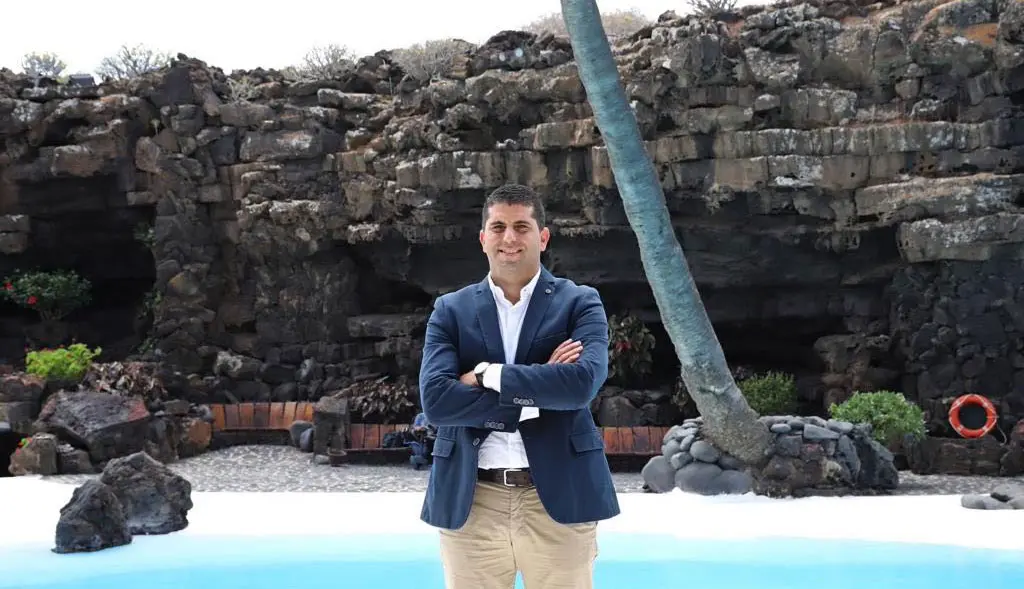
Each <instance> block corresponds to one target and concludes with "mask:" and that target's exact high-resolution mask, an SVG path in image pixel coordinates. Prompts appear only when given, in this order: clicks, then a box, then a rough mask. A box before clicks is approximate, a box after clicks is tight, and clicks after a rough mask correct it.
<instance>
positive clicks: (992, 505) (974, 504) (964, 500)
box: [676, 474, 1013, 510]
mask: <svg viewBox="0 0 1024 589" xmlns="http://www.w3.org/2000/svg"><path fill="white" fill-rule="evenodd" d="M676 481H677V482H678V481H679V475H678V474H677V475H676ZM960 505H961V506H962V507H966V508H967V509H986V510H996V509H1013V506H1011V505H1010V504H1008V503H1003V502H1002V501H1000V500H998V499H996V498H994V497H992V496H991V495H964V496H963V497H961V498H960Z"/></svg>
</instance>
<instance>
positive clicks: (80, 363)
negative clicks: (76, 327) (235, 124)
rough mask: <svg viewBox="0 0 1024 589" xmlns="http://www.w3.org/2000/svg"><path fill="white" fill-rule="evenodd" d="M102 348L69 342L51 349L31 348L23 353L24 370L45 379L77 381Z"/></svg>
mask: <svg viewBox="0 0 1024 589" xmlns="http://www.w3.org/2000/svg"><path fill="white" fill-rule="evenodd" d="M102 352H103V350H102V349H101V348H96V349H95V350H90V349H89V348H88V347H87V346H86V345H85V344H71V345H70V346H68V347H66V348H65V347H63V346H62V347H59V348H56V349H53V350H49V349H43V350H33V351H31V352H29V353H28V354H26V355H25V370H26V372H28V373H29V374H35V375H37V376H41V377H43V378H45V379H48V380H49V379H53V380H66V381H79V380H81V379H82V377H83V376H85V373H86V371H88V370H89V367H90V366H92V361H93V359H95V358H96V357H97V356H99V355H100V354H101V353H102Z"/></svg>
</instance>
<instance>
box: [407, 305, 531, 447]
mask: <svg viewBox="0 0 1024 589" xmlns="http://www.w3.org/2000/svg"><path fill="white" fill-rule="evenodd" d="M454 325H455V322H454V320H453V318H452V316H451V311H450V310H449V309H448V306H447V305H446V303H445V301H444V298H443V297H439V298H438V299H437V301H435V303H434V310H433V311H432V312H431V314H430V319H429V320H428V321H427V332H426V337H425V340H424V343H423V359H422V361H421V364H420V377H419V384H420V403H421V405H422V406H423V414H424V415H425V416H426V418H427V420H428V421H429V422H430V423H431V424H433V425H436V426H468V427H478V428H483V429H489V430H494V431H501V432H505V433H511V432H514V431H516V429H517V428H518V426H519V415H520V413H521V412H522V409H521V408H520V407H503V406H501V405H500V404H499V403H498V393H497V392H496V391H492V390H489V389H485V388H483V387H477V386H469V385H465V384H463V383H462V382H461V381H459V376H460V372H459V356H458V350H457V349H456V347H455V342H454V340H453V338H452V334H451V332H452V330H453V329H454Z"/></svg>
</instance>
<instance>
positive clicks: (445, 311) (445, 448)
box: [419, 267, 619, 529]
mask: <svg viewBox="0 0 1024 589" xmlns="http://www.w3.org/2000/svg"><path fill="white" fill-rule="evenodd" d="M569 337H572V338H573V339H574V340H578V341H581V342H583V352H582V353H581V354H580V357H579V359H577V360H576V362H574V363H572V364H546V362H547V361H548V358H550V356H551V353H552V352H553V351H554V349H555V348H556V347H557V346H558V344H560V343H562V342H563V341H565V340H566V339H568V338H569ZM515 360H516V361H515V364H505V352H504V348H503V346H502V341H501V330H500V328H499V327H498V311H497V307H496V305H495V303H494V295H493V294H492V293H491V290H490V288H488V284H487V279H486V278H485V279H484V280H483V281H481V282H479V283H477V284H474V285H470V286H467V287H464V288H462V289H460V290H458V291H455V292H452V293H448V294H446V295H443V296H440V297H438V298H437V300H436V301H435V302H434V310H433V312H432V313H431V315H430V320H429V321H428V323H427V331H426V341H425V342H424V346H423V360H422V365H421V367H420V376H419V385H420V400H421V402H422V405H423V412H424V413H425V414H426V417H427V419H428V420H429V421H430V422H431V423H432V424H434V425H436V426H437V427H438V430H437V439H436V440H435V442H434V450H433V466H432V467H431V471H430V481H429V483H428V486H427V493H426V497H425V499H424V502H423V509H422V512H421V515H420V517H421V519H422V520H423V521H425V522H426V523H428V524H430V525H432V526H435V527H440V528H446V529H458V528H460V527H462V526H463V525H464V524H465V523H466V519H467V518H468V517H469V509H470V506H471V505H472V503H473V494H474V491H475V488H476V480H477V465H478V456H477V451H478V449H479V448H480V444H481V443H483V441H484V439H485V438H486V437H487V436H488V435H489V434H490V433H491V432H492V431H497V432H507V433H508V432H514V431H517V430H518V431H519V432H520V433H521V434H522V436H523V444H524V446H525V447H526V454H527V457H528V458H529V460H530V470H531V472H532V474H533V478H534V481H535V484H536V486H537V493H538V495H539V496H540V500H541V503H542V504H543V505H544V507H545V509H546V510H547V512H548V514H549V515H550V516H551V517H552V518H553V519H554V520H555V521H557V522H560V523H563V524H572V523H583V522H594V521H600V520H603V519H608V518H611V517H614V516H616V515H618V514H619V503H618V497H617V496H616V494H615V487H614V484H613V483H612V477H611V471H610V470H609V468H608V459H607V457H606V456H605V453H604V441H603V439H602V436H601V431H600V430H599V429H597V426H596V425H595V424H594V419H593V416H592V415H591V413H590V403H591V401H592V400H593V399H594V397H595V396H596V395H597V392H598V390H599V389H600V388H601V386H602V385H603V384H604V381H605V379H606V378H607V377H608V319H607V317H606V316H605V310H604V306H603V304H602V302H601V297H600V296H599V295H598V293H597V291H596V290H595V289H593V288H591V287H589V286H581V285H577V284H575V283H573V282H572V281H570V280H566V279H562V278H555V277H554V276H552V274H551V273H550V272H549V271H548V270H547V269H546V268H543V267H542V268H541V275H540V278H539V280H538V282H537V286H536V288H535V289H534V291H533V296H532V297H531V298H530V304H529V307H528V308H527V311H526V317H525V318H524V320H523V328H522V332H521V335H520V337H519V347H518V349H517V351H516V358H515ZM485 361H486V362H497V363H501V364H505V366H504V368H502V371H501V394H498V392H496V391H493V390H490V389H484V388H481V387H477V386H467V385H464V384H462V383H461V382H459V376H460V375H461V374H464V373H466V372H470V371H472V370H473V368H474V367H475V366H476V365H477V364H478V363H480V362H485ZM523 407H537V408H538V409H539V410H540V411H539V413H540V417H538V418H536V419H529V420H526V421H524V422H522V423H520V422H519V414H520V411H521V410H522V408H523Z"/></svg>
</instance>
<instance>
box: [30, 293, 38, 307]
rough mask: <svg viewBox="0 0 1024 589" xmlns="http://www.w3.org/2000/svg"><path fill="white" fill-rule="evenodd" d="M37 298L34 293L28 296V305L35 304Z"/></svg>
mask: <svg viewBox="0 0 1024 589" xmlns="http://www.w3.org/2000/svg"><path fill="white" fill-rule="evenodd" d="M38 300H39V299H37V298H36V296H35V295H32V296H30V297H29V298H28V304H30V305H34V304H36V302H37V301H38Z"/></svg>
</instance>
